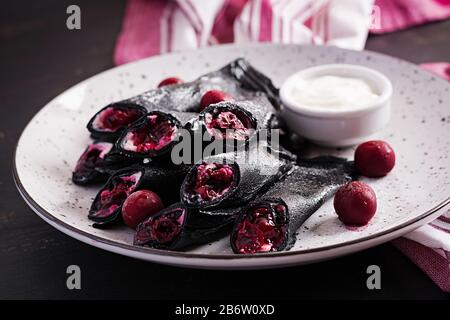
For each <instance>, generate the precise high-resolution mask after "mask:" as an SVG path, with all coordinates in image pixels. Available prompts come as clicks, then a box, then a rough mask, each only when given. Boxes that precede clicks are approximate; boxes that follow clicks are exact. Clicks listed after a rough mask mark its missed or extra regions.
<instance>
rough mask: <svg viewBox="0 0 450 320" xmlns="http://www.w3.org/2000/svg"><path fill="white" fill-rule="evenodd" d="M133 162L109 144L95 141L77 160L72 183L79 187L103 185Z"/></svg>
mask: <svg viewBox="0 0 450 320" xmlns="http://www.w3.org/2000/svg"><path fill="white" fill-rule="evenodd" d="M134 162H135V161H134V159H130V158H127V157H124V156H123V155H121V154H120V153H118V151H117V149H116V148H115V147H114V145H113V144H112V143H111V142H105V141H95V142H93V143H91V144H90V145H89V146H88V147H87V148H86V149H85V151H84V152H83V153H82V154H81V156H80V158H79V159H78V161H77V164H76V166H75V169H74V171H73V172H72V181H73V182H74V183H75V184H77V185H81V186H86V185H92V184H98V183H104V182H106V180H108V178H109V177H110V176H111V175H112V174H113V173H115V172H116V171H118V170H120V169H123V168H124V167H128V166H131V165H132V164H133V163H134Z"/></svg>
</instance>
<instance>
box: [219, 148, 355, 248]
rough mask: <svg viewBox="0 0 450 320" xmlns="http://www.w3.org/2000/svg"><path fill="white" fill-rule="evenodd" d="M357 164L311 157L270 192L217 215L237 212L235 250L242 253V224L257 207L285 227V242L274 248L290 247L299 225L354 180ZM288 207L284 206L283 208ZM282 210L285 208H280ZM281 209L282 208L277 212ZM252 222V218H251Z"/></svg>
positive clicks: (283, 178)
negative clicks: (238, 243) (238, 244)
mask: <svg viewBox="0 0 450 320" xmlns="http://www.w3.org/2000/svg"><path fill="white" fill-rule="evenodd" d="M355 177H356V176H355V171H354V167H353V163H352V162H349V161H346V160H345V159H341V158H336V157H332V156H321V157H317V158H313V159H309V160H300V161H299V162H298V163H297V164H296V165H295V166H294V167H293V168H292V170H291V171H289V172H288V173H286V174H285V175H284V176H283V177H282V178H281V179H280V180H279V181H278V182H276V183H275V184H274V185H273V186H272V187H271V188H270V189H269V190H268V191H267V192H265V193H264V194H262V195H259V197H258V199H257V200H255V201H253V202H251V203H250V204H248V205H247V206H245V207H244V208H242V209H238V208H235V209H233V210H228V212H222V211H223V210H222V211H221V210H217V211H216V212H214V213H216V214H224V213H227V214H236V213H238V217H237V219H236V222H235V226H234V229H233V233H232V235H231V244H232V247H233V250H234V251H235V252H236V253H239V251H238V249H237V247H236V245H235V241H236V237H237V233H238V226H241V225H242V224H241V222H242V221H243V220H244V219H251V218H249V212H251V210H254V209H257V208H267V210H269V211H270V213H271V214H272V216H273V221H274V223H275V226H276V227H277V228H279V230H283V233H284V234H283V236H282V237H283V241H280V242H279V245H278V247H277V248H273V249H272V251H282V250H288V249H290V248H291V247H292V246H293V245H294V243H295V240H296V235H295V233H296V231H297V230H298V229H299V227H300V226H301V225H302V224H303V223H304V222H305V221H306V220H307V219H308V218H309V217H310V216H311V215H312V214H313V213H314V212H315V211H316V210H317V209H318V208H319V207H320V206H321V205H322V204H323V203H324V201H325V200H326V199H328V198H329V197H330V196H331V195H333V194H334V193H335V192H336V191H337V189H338V188H339V187H340V186H342V185H344V184H345V183H347V182H349V181H351V180H352V179H354V178H355ZM283 207H284V208H283ZM278 209H282V210H278ZM277 210H278V211H277ZM249 221H250V220H249Z"/></svg>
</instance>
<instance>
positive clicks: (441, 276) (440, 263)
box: [392, 238, 450, 292]
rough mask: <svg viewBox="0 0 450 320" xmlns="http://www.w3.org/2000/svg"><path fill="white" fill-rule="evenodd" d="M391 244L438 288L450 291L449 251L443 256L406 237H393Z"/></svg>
mask: <svg viewBox="0 0 450 320" xmlns="http://www.w3.org/2000/svg"><path fill="white" fill-rule="evenodd" d="M392 244H393V245H394V246H395V247H396V248H397V249H399V250H400V251H402V252H403V254H405V255H406V256H407V257H408V258H409V259H410V260H411V261H413V262H414V264H415V265H417V266H418V267H419V268H420V269H421V270H422V271H423V272H425V273H426V274H427V275H428V276H429V277H430V278H431V280H433V282H434V283H436V284H437V285H438V286H439V288H441V289H442V290H443V291H445V292H450V266H449V261H450V252H448V251H445V252H446V257H443V256H442V255H440V254H438V253H437V252H435V251H434V250H430V248H429V247H426V246H424V245H421V244H420V243H417V242H416V241H413V240H409V239H406V238H398V239H395V240H394V241H392Z"/></svg>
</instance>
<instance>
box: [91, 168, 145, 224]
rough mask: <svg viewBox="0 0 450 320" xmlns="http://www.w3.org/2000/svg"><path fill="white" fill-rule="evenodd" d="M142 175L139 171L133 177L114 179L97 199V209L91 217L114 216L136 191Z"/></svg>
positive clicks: (124, 176) (123, 176)
mask: <svg viewBox="0 0 450 320" xmlns="http://www.w3.org/2000/svg"><path fill="white" fill-rule="evenodd" d="M141 175H142V173H141V172H140V171H139V172H136V173H133V174H131V175H122V176H117V177H113V178H112V179H111V181H110V182H109V183H108V184H107V185H106V186H105V188H104V189H103V190H102V191H100V194H99V195H98V196H97V198H96V199H95V204H94V208H95V209H94V212H93V213H91V217H95V218H106V217H108V216H110V215H112V214H113V213H114V212H115V211H116V210H117V209H119V208H120V207H121V206H122V204H123V203H124V202H125V200H126V199H127V197H128V196H129V195H130V194H131V193H132V192H133V191H134V189H135V188H136V185H137V183H138V182H139V179H140V178H141Z"/></svg>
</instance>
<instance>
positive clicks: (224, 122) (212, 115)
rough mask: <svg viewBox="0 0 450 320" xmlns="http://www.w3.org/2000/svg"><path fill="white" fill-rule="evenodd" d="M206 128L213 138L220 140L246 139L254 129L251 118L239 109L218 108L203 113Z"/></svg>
mask: <svg viewBox="0 0 450 320" xmlns="http://www.w3.org/2000/svg"><path fill="white" fill-rule="evenodd" d="M205 126H206V130H207V131H208V132H209V134H210V135H211V136H213V137H214V138H215V139H220V140H233V139H234V140H239V141H244V140H247V139H248V138H249V137H250V135H251V133H252V132H253V131H254V129H255V125H254V123H253V121H252V119H251V118H250V117H249V116H248V115H246V114H245V113H244V112H242V111H239V110H233V111H229V110H224V109H222V110H220V108H214V109H213V111H211V112H207V113H206V114H205Z"/></svg>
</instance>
